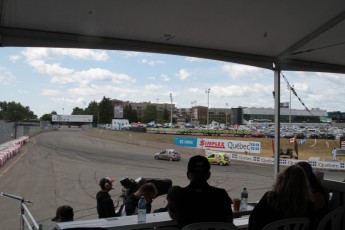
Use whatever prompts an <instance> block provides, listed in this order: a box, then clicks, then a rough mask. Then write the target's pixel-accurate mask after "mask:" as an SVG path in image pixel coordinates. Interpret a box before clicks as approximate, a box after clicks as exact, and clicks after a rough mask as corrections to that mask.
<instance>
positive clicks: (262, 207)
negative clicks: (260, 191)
mask: <svg viewBox="0 0 345 230" xmlns="http://www.w3.org/2000/svg"><path fill="white" fill-rule="evenodd" d="M310 198H311V191H310V188H309V185H308V180H307V177H306V175H305V173H304V171H303V169H302V167H300V166H298V165H292V166H290V167H288V168H287V169H286V170H284V171H283V172H282V173H280V174H279V176H278V177H277V180H276V182H275V184H274V185H273V189H272V191H269V192H266V193H265V194H264V196H263V197H262V198H261V200H260V201H259V203H258V204H257V205H256V206H255V208H254V210H253V211H252V213H251V215H250V217H249V228H248V229H249V230H260V229H262V228H263V227H264V226H265V225H267V224H269V223H272V222H274V221H277V220H281V219H287V218H297V217H307V218H309V219H310V229H315V225H316V220H315V209H314V205H313V203H312V201H311V199H310Z"/></svg>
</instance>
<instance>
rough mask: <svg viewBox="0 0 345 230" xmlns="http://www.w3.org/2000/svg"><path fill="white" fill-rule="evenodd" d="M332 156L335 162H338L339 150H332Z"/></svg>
mask: <svg viewBox="0 0 345 230" xmlns="http://www.w3.org/2000/svg"><path fill="white" fill-rule="evenodd" d="M332 156H333V160H334V161H336V160H337V150H336V149H335V148H333V150H332Z"/></svg>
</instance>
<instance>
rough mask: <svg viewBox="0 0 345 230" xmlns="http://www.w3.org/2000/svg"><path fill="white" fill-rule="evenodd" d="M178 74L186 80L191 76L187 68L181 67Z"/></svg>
mask: <svg viewBox="0 0 345 230" xmlns="http://www.w3.org/2000/svg"><path fill="white" fill-rule="evenodd" d="M178 76H179V78H180V80H182V81H184V80H186V79H187V78H188V77H189V76H190V73H189V72H188V70H186V69H180V71H179V72H178Z"/></svg>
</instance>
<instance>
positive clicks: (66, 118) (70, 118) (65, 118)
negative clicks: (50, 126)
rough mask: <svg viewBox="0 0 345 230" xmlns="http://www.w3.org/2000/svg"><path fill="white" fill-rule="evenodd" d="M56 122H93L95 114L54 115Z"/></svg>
mask: <svg viewBox="0 0 345 230" xmlns="http://www.w3.org/2000/svg"><path fill="white" fill-rule="evenodd" d="M52 121H54V122H92V121H93V115H52Z"/></svg>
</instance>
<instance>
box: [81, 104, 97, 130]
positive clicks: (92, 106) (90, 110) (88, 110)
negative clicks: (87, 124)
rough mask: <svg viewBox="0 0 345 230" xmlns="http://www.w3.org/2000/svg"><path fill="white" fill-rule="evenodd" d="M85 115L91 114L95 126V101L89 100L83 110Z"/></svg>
mask: <svg viewBox="0 0 345 230" xmlns="http://www.w3.org/2000/svg"><path fill="white" fill-rule="evenodd" d="M84 114H85V115H93V122H92V124H93V126H96V125H97V124H98V121H99V106H98V103H97V102H96V101H91V102H90V103H89V105H88V107H87V108H86V109H85V111H84Z"/></svg>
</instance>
